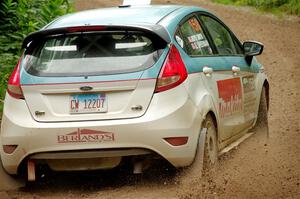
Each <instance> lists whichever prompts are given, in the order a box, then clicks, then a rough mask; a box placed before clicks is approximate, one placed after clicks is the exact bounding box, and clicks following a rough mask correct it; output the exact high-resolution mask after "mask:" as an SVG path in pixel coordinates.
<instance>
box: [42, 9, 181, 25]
mask: <svg viewBox="0 0 300 199" xmlns="http://www.w3.org/2000/svg"><path fill="white" fill-rule="evenodd" d="M181 7H182V6H178V5H161V6H159V5H154V6H132V7H124V8H119V7H115V8H102V9H94V10H87V11H81V12H77V13H74V14H69V15H65V16H63V17H61V18H58V19H57V20H55V21H53V22H52V23H50V24H49V25H48V26H46V27H45V28H46V29H48V28H60V27H70V26H83V25H128V24H157V23H158V22H159V21H160V20H162V19H163V18H164V17H166V16H167V15H169V14H170V13H172V12H174V11H175V10H177V9H179V8H181Z"/></svg>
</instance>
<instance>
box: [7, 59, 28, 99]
mask: <svg viewBox="0 0 300 199" xmlns="http://www.w3.org/2000/svg"><path fill="white" fill-rule="evenodd" d="M21 61H22V58H20V59H19V61H18V64H17V65H16V67H15V69H14V71H13V72H12V74H11V76H10V78H9V80H8V85H7V92H8V94H9V95H10V96H12V97H13V98H16V99H24V96H23V92H22V89H21V85H20V65H21Z"/></svg>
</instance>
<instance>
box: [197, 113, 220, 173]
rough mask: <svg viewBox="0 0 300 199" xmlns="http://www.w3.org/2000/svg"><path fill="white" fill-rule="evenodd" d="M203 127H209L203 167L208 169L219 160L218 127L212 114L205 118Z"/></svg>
mask: <svg viewBox="0 0 300 199" xmlns="http://www.w3.org/2000/svg"><path fill="white" fill-rule="evenodd" d="M203 128H206V129H207V131H206V137H205V146H204V158H203V169H204V170H207V169H210V168H211V167H213V166H214V165H215V164H216V163H217V161H218V143H217V129H216V126H215V124H214V120H213V119H212V117H211V116H210V115H208V116H207V118H206V119H205V121H204V123H203ZM198 148H199V147H198Z"/></svg>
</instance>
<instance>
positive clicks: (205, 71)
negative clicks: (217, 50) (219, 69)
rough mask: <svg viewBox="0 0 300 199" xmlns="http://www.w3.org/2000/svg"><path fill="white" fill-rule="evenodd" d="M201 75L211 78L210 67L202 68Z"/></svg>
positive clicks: (211, 70) (211, 71)
mask: <svg viewBox="0 0 300 199" xmlns="http://www.w3.org/2000/svg"><path fill="white" fill-rule="evenodd" d="M202 71H203V73H204V75H205V76H208V77H209V76H211V75H212V73H213V71H214V70H213V69H212V68H211V67H208V66H204V67H203V69H202Z"/></svg>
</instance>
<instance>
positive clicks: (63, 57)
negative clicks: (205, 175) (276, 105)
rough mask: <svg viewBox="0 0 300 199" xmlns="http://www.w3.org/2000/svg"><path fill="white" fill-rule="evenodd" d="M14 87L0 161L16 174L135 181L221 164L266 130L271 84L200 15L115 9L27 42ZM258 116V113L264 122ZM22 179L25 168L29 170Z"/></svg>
mask: <svg viewBox="0 0 300 199" xmlns="http://www.w3.org/2000/svg"><path fill="white" fill-rule="evenodd" d="M23 48H24V53H23V55H22V56H21V57H20V60H19V62H18V64H17V66H16V68H15V70H14V71H13V73H12V75H11V77H10V79H9V82H8V88H7V94H6V98H5V102H4V111H3V117H2V124H1V147H0V151H1V160H2V164H3V167H4V169H5V170H6V171H7V173H9V174H19V173H21V172H24V171H25V172H27V173H28V180H34V179H35V173H36V168H37V167H36V166H37V165H47V166H49V167H50V168H51V169H53V170H55V171H61V170H88V169H108V168H114V167H117V166H118V165H120V164H121V163H122V160H123V159H124V158H125V157H126V158H130V159H132V163H133V167H134V169H135V170H136V172H139V171H140V170H141V169H142V168H143V160H146V159H147V160H148V159H149V158H150V159H151V158H154V157H160V158H164V159H166V160H167V161H168V162H170V163H171V164H172V165H173V166H174V167H185V166H188V165H191V164H192V163H193V160H194V159H195V157H197V156H199V154H202V155H201V156H203V157H204V160H205V162H206V163H207V162H208V163H214V162H215V161H216V160H217V157H218V154H220V153H222V151H223V150H224V148H225V147H226V146H228V145H229V144H231V143H232V142H234V141H236V140H237V139H239V138H241V137H243V136H245V135H246V133H247V131H248V130H249V129H251V128H252V127H253V126H254V125H255V124H256V122H257V120H258V119H259V120H261V121H266V120H267V118H266V117H265V116H266V113H267V106H268V99H269V98H268V91H269V84H268V80H267V77H266V74H265V73H264V68H263V66H262V65H261V64H260V63H259V62H258V61H257V60H256V58H255V57H254V56H255V55H259V54H261V53H262V50H263V45H262V44H260V43H258V42H254V41H246V42H244V43H243V44H241V43H240V41H239V40H238V39H237V37H236V36H235V35H234V34H233V33H232V32H231V31H230V29H229V28H228V27H227V26H226V25H225V24H224V23H223V22H222V21H221V20H220V19H218V18H217V17H216V16H214V15H213V14H211V13H210V12H208V11H206V10H204V9H202V8H198V7H185V6H176V5H172V6H171V5H170V6H120V7H116V8H106V9H95V10H90V11H83V12H78V13H75V14H70V15H66V16H63V17H61V18H59V19H57V20H55V21H53V22H52V23H50V24H48V25H47V26H45V27H44V28H43V29H41V30H39V31H37V32H35V33H32V34H30V35H29V36H28V37H26V39H25V40H24V43H23ZM258 113H259V114H258ZM24 168H25V169H24Z"/></svg>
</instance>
